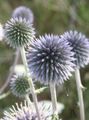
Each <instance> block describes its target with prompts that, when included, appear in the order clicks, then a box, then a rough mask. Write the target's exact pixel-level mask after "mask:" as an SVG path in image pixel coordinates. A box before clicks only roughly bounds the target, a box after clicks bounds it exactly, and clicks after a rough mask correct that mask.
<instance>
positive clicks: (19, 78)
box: [10, 74, 29, 97]
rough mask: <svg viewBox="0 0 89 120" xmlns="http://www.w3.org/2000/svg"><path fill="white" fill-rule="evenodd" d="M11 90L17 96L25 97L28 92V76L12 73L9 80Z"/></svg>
mask: <svg viewBox="0 0 89 120" xmlns="http://www.w3.org/2000/svg"><path fill="white" fill-rule="evenodd" d="M10 89H11V92H12V93H13V94H14V95H15V96H17V97H25V96H26V94H28V92H29V83H28V77H27V76H26V75H24V74H23V75H16V74H14V75H13V76H12V78H11V81H10Z"/></svg>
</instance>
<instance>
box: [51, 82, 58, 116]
mask: <svg viewBox="0 0 89 120" xmlns="http://www.w3.org/2000/svg"><path fill="white" fill-rule="evenodd" d="M50 92H51V99H52V106H53V114H54V115H55V114H56V115H57V114H58V113H57V96H56V87H55V83H50Z"/></svg>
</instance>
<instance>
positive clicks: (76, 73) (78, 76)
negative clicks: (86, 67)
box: [75, 68, 85, 120]
mask: <svg viewBox="0 0 89 120" xmlns="http://www.w3.org/2000/svg"><path fill="white" fill-rule="evenodd" d="M75 78H76V84H77V92H78V98H79V107H80V118H81V120H85V111H84V101H83V91H82V87H81V86H82V83H81V78H80V71H79V69H78V68H76V70H75Z"/></svg>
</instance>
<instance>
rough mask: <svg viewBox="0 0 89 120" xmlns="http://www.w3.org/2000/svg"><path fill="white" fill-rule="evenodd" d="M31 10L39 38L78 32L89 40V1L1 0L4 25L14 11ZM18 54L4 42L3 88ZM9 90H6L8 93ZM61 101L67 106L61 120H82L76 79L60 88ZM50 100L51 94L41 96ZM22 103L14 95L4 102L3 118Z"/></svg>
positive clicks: (0, 54) (87, 97)
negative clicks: (19, 9)
mask: <svg viewBox="0 0 89 120" xmlns="http://www.w3.org/2000/svg"><path fill="white" fill-rule="evenodd" d="M22 5H24V6H27V7H29V8H31V9H32V11H33V13H34V27H35V28H36V33H37V34H36V35H37V36H38V35H39V34H40V35H43V34H44V33H54V34H59V35H60V34H63V32H64V31H66V30H69V29H76V30H78V31H81V32H82V33H84V34H86V36H87V37H88V36H89V0H0V22H1V23H2V24H5V23H6V21H7V20H9V19H10V17H11V14H12V11H13V10H14V9H15V8H16V7H18V6H22ZM14 56H15V50H12V49H11V48H9V46H7V45H6V44H5V43H4V42H0V87H2V85H3V84H4V83H5V80H6V78H7V76H8V74H9V70H10V67H11V65H12V64H13V60H14ZM88 74H89V65H88V66H86V67H85V68H84V69H81V78H82V83H83V85H84V86H85V87H86V90H85V91H84V102H85V112H86V120H89V75H88ZM8 89H9V87H8V88H7V89H6V90H5V91H7V90H8ZM57 91H58V101H59V102H61V103H63V104H64V105H65V109H64V110H63V112H62V114H61V115H60V118H62V120H79V109H78V98H77V92H76V83H75V80H74V77H71V78H70V80H69V81H67V82H65V84H64V85H63V86H58V88H57ZM38 98H39V100H41V99H50V94H49V91H48V90H47V91H44V93H42V94H40V95H39V96H38ZM17 101H21V99H18V98H16V97H15V96H13V95H12V94H10V95H9V96H8V97H6V98H5V99H1V100H0V117H1V116H2V112H3V110H5V109H6V108H7V107H9V106H10V105H12V104H14V103H15V102H17Z"/></svg>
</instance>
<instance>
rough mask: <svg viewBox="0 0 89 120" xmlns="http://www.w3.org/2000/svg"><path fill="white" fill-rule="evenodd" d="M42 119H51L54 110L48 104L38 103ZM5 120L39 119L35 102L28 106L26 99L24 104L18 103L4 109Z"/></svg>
mask: <svg viewBox="0 0 89 120" xmlns="http://www.w3.org/2000/svg"><path fill="white" fill-rule="evenodd" d="M38 105H39V112H40V115H41V120H51V115H52V110H51V109H50V106H46V104H44V103H43V104H40V103H39V104H38ZM3 120H38V117H37V113H36V111H35V107H34V104H32V105H31V106H28V105H27V103H26V101H25V102H24V104H22V103H21V104H20V105H19V104H18V103H16V105H15V106H12V107H11V108H10V109H9V110H8V111H4V116H3Z"/></svg>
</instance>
